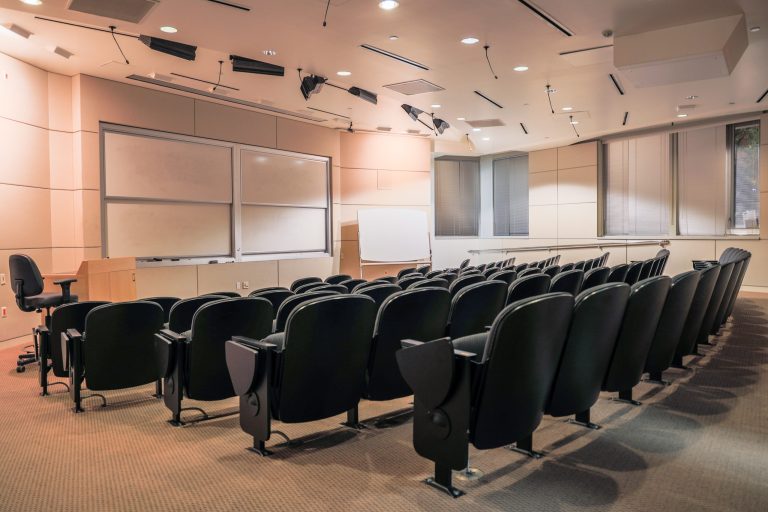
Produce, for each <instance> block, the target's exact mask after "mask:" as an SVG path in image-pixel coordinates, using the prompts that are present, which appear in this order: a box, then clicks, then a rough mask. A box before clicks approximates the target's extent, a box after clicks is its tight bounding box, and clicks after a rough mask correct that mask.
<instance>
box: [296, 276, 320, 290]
mask: <svg viewBox="0 0 768 512" xmlns="http://www.w3.org/2000/svg"><path fill="white" fill-rule="evenodd" d="M322 282H323V280H322V279H320V278H319V277H302V278H300V279H297V280H295V281H294V282H292V283H291V288H290V289H291V291H292V292H295V291H296V288H298V287H299V286H304V285H305V284H308V283H322Z"/></svg>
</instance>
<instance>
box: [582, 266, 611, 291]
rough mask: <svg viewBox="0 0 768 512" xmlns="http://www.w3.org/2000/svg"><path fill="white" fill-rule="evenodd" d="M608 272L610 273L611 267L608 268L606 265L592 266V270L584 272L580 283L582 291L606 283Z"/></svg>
mask: <svg viewBox="0 0 768 512" xmlns="http://www.w3.org/2000/svg"><path fill="white" fill-rule="evenodd" d="M610 273H611V269H609V268H608V267H595V268H593V269H592V270H590V271H589V272H587V273H586V274H584V282H583V283H582V284H581V289H582V291H583V290H588V289H589V288H593V287H595V286H598V285H601V284H605V283H607V282H608V274H610Z"/></svg>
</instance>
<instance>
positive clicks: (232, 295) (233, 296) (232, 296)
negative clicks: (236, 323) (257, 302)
mask: <svg viewBox="0 0 768 512" xmlns="http://www.w3.org/2000/svg"><path fill="white" fill-rule="evenodd" d="M211 295H214V296H216V297H227V298H229V299H239V298H240V297H242V295H240V294H239V293H237V292H211V293H205V294H203V295H201V297H208V296H211Z"/></svg>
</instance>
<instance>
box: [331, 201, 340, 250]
mask: <svg viewBox="0 0 768 512" xmlns="http://www.w3.org/2000/svg"><path fill="white" fill-rule="evenodd" d="M331 227H332V228H333V241H334V242H338V241H339V240H341V205H340V204H334V205H332V209H331Z"/></svg>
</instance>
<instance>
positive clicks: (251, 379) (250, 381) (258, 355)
mask: <svg viewBox="0 0 768 512" xmlns="http://www.w3.org/2000/svg"><path fill="white" fill-rule="evenodd" d="M275 348H276V347H275V345H273V344H271V343H264V342H261V341H257V340H254V339H251V338H246V337H244V336H235V337H233V338H232V339H231V340H229V341H227V342H226V344H225V346H224V355H225V359H226V362H227V369H228V370H229V377H230V379H231V380H232V387H233V388H234V390H235V393H236V394H237V395H239V396H244V395H248V394H250V393H252V392H254V391H258V390H259V389H260V387H262V386H267V389H268V387H269V385H270V382H269V381H270V378H268V375H269V373H270V371H271V364H272V355H273V354H272V353H274V349H275ZM262 389H263V388H262Z"/></svg>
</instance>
